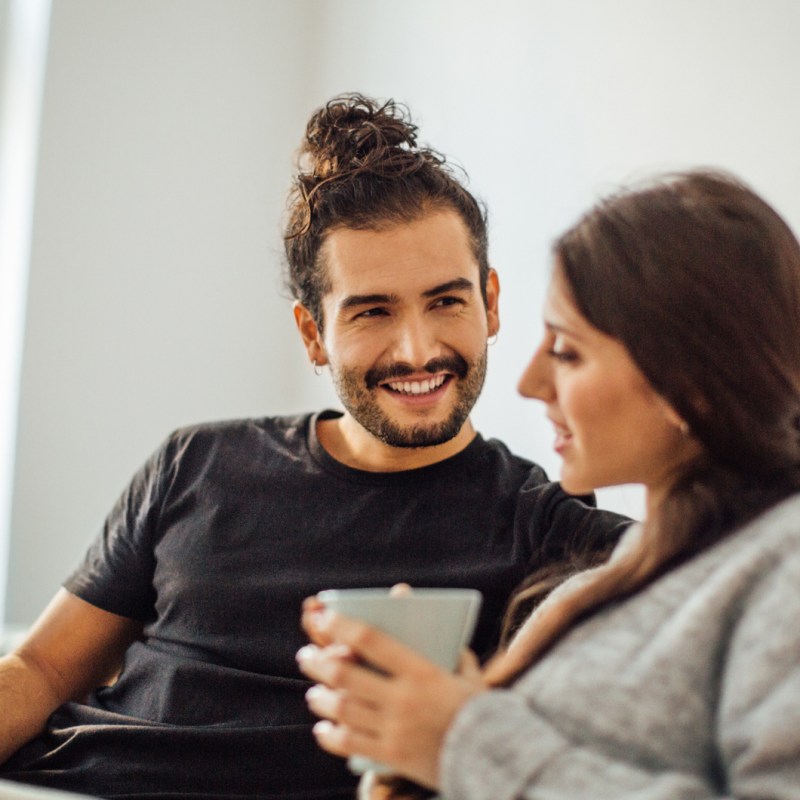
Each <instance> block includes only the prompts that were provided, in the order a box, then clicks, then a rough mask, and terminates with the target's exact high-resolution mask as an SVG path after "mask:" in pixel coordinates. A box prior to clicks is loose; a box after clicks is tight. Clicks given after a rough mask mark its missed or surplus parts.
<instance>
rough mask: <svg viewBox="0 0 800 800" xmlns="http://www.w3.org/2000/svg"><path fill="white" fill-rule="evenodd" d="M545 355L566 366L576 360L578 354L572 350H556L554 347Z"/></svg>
mask: <svg viewBox="0 0 800 800" xmlns="http://www.w3.org/2000/svg"><path fill="white" fill-rule="evenodd" d="M547 355H549V356H550V357H551V358H554V359H555V360H556V361H558V362H559V363H561V364H568V363H570V362H573V361H577V360H578V354H577V353H575V352H573V351H572V350H556V349H555V348H554V347H553V348H551V349H550V350H548V351H547Z"/></svg>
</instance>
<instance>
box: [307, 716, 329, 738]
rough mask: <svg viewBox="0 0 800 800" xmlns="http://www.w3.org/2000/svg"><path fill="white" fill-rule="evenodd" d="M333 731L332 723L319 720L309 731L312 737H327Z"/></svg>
mask: <svg viewBox="0 0 800 800" xmlns="http://www.w3.org/2000/svg"><path fill="white" fill-rule="evenodd" d="M332 730H333V723H332V722H330V721H329V720H327V719H321V720H320V721H319V722H317V723H315V724H314V727H313V728H312V729H311V731H312V733H313V734H314V736H327V735H328V734H329V733H330V732H331V731H332Z"/></svg>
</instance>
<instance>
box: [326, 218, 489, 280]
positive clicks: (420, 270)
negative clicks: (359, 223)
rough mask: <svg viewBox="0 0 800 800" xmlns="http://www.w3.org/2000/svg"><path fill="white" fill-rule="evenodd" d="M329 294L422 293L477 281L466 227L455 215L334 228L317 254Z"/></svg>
mask: <svg viewBox="0 0 800 800" xmlns="http://www.w3.org/2000/svg"><path fill="white" fill-rule="evenodd" d="M321 255H322V258H323V262H324V269H325V272H326V278H327V281H326V283H327V284H328V287H327V288H328V290H329V291H331V292H334V293H336V294H339V293H342V292H344V293H348V294H349V293H353V292H357V293H359V294H361V293H381V294H383V293H387V292H393V291H397V289H398V288H400V287H399V286H398V284H399V285H400V286H401V287H402V288H404V289H407V290H415V291H417V292H419V293H424V292H426V291H428V290H430V289H432V288H433V287H435V286H437V285H438V284H444V283H447V282H450V281H456V280H461V279H463V280H466V281H471V282H473V283H474V284H475V285H477V283H478V274H479V266H478V263H477V260H476V258H475V253H474V250H473V248H472V246H471V242H470V238H469V235H468V233H467V229H466V226H465V225H464V223H463V221H462V220H461V218H460V216H459V215H458V214H457V213H456V212H454V211H437V212H434V213H431V214H427V215H425V216H423V217H420V218H419V219H416V220H414V221H412V222H404V223H398V224H394V225H386V226H382V227H380V228H378V229H367V230H361V229H354V228H337V229H335V230H333V231H331V232H330V233H329V234H328V236H327V237H326V241H325V244H324V245H323V248H322V252H321Z"/></svg>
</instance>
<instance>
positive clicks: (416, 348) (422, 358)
mask: <svg viewBox="0 0 800 800" xmlns="http://www.w3.org/2000/svg"><path fill="white" fill-rule="evenodd" d="M439 355H441V348H440V345H439V343H438V341H437V338H436V335H435V331H434V330H432V329H431V327H430V326H428V325H425V324H424V323H423V322H420V321H408V322H406V323H404V324H403V325H401V326H398V329H397V331H396V336H395V340H394V343H393V353H392V358H393V360H394V361H398V362H402V363H405V364H408V365H409V366H412V367H422V366H423V365H424V364H427V363H428V361H430V360H431V359H432V358H435V357H437V356H439Z"/></svg>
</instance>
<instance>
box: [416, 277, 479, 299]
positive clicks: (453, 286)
mask: <svg viewBox="0 0 800 800" xmlns="http://www.w3.org/2000/svg"><path fill="white" fill-rule="evenodd" d="M474 288H475V284H474V283H473V282H472V281H470V280H467V279H466V278H455V279H454V280H452V281H447V283H440V284H439V285H438V286H434V287H433V289H428V290H427V291H425V292H423V293H422V296H423V297H435V296H436V295H437V294H444V293H445V292H453V291H459V290H460V291H465V290H466V291H469V290H471V289H474Z"/></svg>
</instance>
